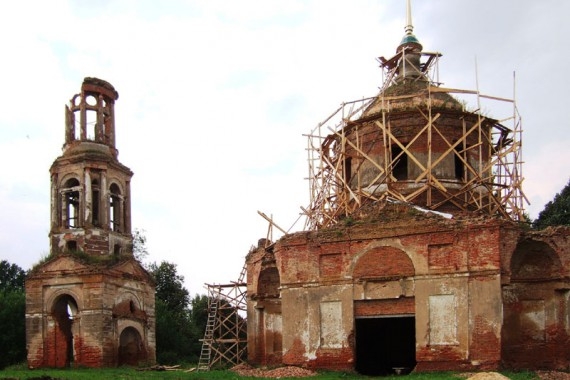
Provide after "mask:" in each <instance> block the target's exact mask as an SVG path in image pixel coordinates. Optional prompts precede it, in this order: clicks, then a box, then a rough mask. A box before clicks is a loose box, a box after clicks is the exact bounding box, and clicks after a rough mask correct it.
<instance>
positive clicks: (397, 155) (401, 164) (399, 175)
mask: <svg viewBox="0 0 570 380" xmlns="http://www.w3.org/2000/svg"><path fill="white" fill-rule="evenodd" d="M392 175H393V176H394V178H396V179H397V180H406V179H408V155H407V154H406V153H403V151H402V148H400V147H399V146H398V145H392Z"/></svg>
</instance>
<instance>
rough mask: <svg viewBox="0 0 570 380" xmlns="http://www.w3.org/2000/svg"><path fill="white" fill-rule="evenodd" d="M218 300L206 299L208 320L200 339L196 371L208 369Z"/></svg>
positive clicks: (213, 298) (214, 298)
mask: <svg viewBox="0 0 570 380" xmlns="http://www.w3.org/2000/svg"><path fill="white" fill-rule="evenodd" d="M218 302H219V299H218V298H217V297H212V296H210V298H209V299H208V303H209V307H208V310H209V312H208V321H207V322H206V331H205V332H204V339H200V340H201V341H202V351H201V352H200V360H199V361H198V368H197V369H198V371H209V370H210V360H211V356H212V344H213V342H214V328H215V325H216V318H217V315H218Z"/></svg>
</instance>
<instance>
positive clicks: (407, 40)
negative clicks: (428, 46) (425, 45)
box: [400, 34, 421, 45]
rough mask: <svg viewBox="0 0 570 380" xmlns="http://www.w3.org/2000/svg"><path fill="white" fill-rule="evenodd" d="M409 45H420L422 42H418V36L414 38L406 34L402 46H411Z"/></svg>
mask: <svg viewBox="0 0 570 380" xmlns="http://www.w3.org/2000/svg"><path fill="white" fill-rule="evenodd" d="M409 43H414V44H419V45H421V44H420V41H418V39H417V38H416V36H414V35H413V34H406V35H404V38H402V42H400V45H404V44H409Z"/></svg>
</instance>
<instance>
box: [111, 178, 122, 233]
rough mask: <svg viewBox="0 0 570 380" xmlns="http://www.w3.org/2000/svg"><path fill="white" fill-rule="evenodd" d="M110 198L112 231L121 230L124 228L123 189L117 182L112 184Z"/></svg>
mask: <svg viewBox="0 0 570 380" xmlns="http://www.w3.org/2000/svg"><path fill="white" fill-rule="evenodd" d="M110 193H111V194H110V199H109V228H110V229H111V230H112V231H117V232H121V231H122V228H123V223H122V221H123V218H122V214H123V212H122V208H123V207H122V196H121V189H119V186H117V184H115V183H114V184H112V185H111V188H110Z"/></svg>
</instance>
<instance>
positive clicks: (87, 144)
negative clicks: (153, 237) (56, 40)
mask: <svg viewBox="0 0 570 380" xmlns="http://www.w3.org/2000/svg"><path fill="white" fill-rule="evenodd" d="M118 98H119V94H118V93H117V91H115V89H114V88H113V86H111V85H110V84H109V83H107V82H105V81H103V80H100V79H96V78H85V81H84V82H83V85H82V86H81V93H80V94H77V95H75V96H73V98H72V99H71V101H70V105H69V106H66V107H65V144H64V146H63V155H61V156H60V157H58V158H57V159H56V160H55V161H54V163H53V165H52V167H51V169H50V174H51V232H50V244H51V251H52V252H65V251H82V252H84V253H85V254H87V255H94V256H101V255H119V254H121V253H125V252H128V251H130V250H131V248H130V246H131V244H132V235H131V188H130V186H131V177H132V176H133V172H132V171H131V170H130V169H129V168H128V167H126V166H125V165H123V164H121V163H120V162H119V160H118V158H117V156H118V151H117V149H116V147H115V101H116V100H117V99H118Z"/></svg>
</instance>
